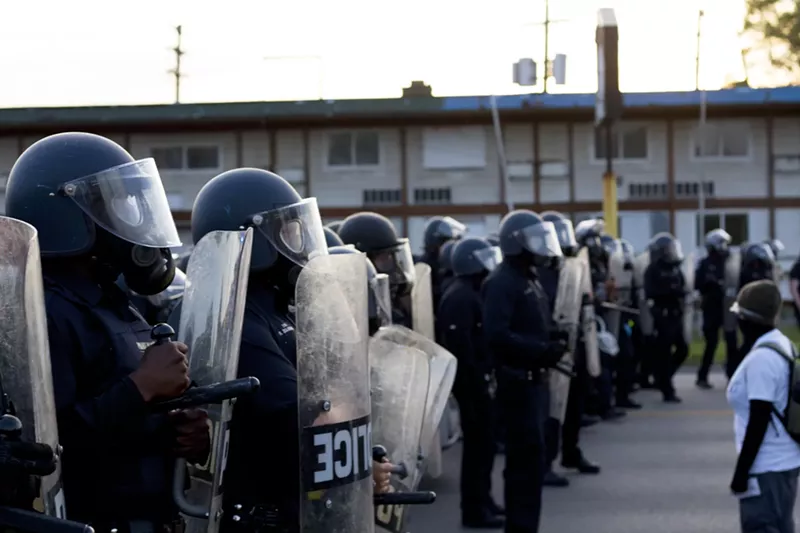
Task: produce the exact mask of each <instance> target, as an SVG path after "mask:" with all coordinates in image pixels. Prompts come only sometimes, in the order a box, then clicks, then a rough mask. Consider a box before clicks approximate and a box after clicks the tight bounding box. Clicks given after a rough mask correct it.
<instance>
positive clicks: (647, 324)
mask: <svg viewBox="0 0 800 533" xmlns="http://www.w3.org/2000/svg"><path fill="white" fill-rule="evenodd" d="M649 265H650V252H649V251H645V252H642V253H641V254H639V255H638V256H636V260H635V261H634V262H633V276H634V280H635V282H636V293H637V294H636V295H635V297H636V304H637V307H638V308H639V318H638V320H637V324H638V326H639V329H640V330H641V332H642V334H643V335H645V336H650V335H652V334H653V315H652V313H651V312H650V304H649V303H648V302H647V295H646V294H645V292H644V273H645V271H646V270H647V267H648V266H649Z"/></svg>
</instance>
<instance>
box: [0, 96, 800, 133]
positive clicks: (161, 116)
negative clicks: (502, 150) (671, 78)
mask: <svg viewBox="0 0 800 533" xmlns="http://www.w3.org/2000/svg"><path fill="white" fill-rule="evenodd" d="M705 98H706V103H707V106H708V110H709V114H710V115H712V116H714V115H716V116H727V115H732V116H738V115H765V114H770V113H774V112H779V111H780V112H796V113H798V114H800V86H798V87H794V86H793V87H779V88H773V89H750V88H736V89H722V90H718V91H707V92H706V94H705ZM701 100H702V94H701V93H700V92H698V91H689V92H668V93H663V92H662V93H627V94H625V95H624V102H625V115H624V116H625V118H640V117H641V118H645V117H654V116H664V115H665V114H669V115H674V116H684V115H685V116H690V114H693V113H695V112H696V110H697V109H698V108H699V106H700V104H701ZM496 102H497V107H498V109H499V110H500V112H501V113H502V114H503V115H504V117H507V118H508V119H510V120H512V121H514V120H531V119H539V120H591V118H592V117H593V115H594V104H595V95H594V94H523V95H507V96H498V97H497V98H496ZM490 109H491V97H489V96H446V97H406V98H383V99H360V100H316V101H297V102H226V103H191V104H164V105H125V106H94V107H40V108H6V109H0V134H5V135H9V134H15V133H18V132H25V131H34V130H36V131H47V130H58V129H60V130H62V131H63V130H64V129H68V128H85V129H97V130H126V129H127V130H131V129H133V130H136V129H147V128H153V127H157V128H159V127H162V126H163V127H175V128H180V127H183V128H184V129H186V128H187V127H191V128H195V127H199V128H215V129H216V128H221V127H222V126H228V127H242V128H247V127H251V128H252V127H259V126H266V127H290V126H309V125H333V124H342V123H346V122H363V123H369V122H371V121H372V122H384V121H395V122H398V123H414V122H432V123H434V122H450V121H455V122H460V121H476V122H483V121H485V120H488V119H489V110H490Z"/></svg>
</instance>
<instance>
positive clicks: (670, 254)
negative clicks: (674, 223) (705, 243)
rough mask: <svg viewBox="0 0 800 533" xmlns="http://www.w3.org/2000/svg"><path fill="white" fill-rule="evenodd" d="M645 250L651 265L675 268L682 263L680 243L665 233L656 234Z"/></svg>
mask: <svg viewBox="0 0 800 533" xmlns="http://www.w3.org/2000/svg"><path fill="white" fill-rule="evenodd" d="M647 249H648V251H649V252H650V262H651V263H662V264H664V265H667V266H676V265H679V264H681V263H682V262H683V248H682V247H681V243H680V241H679V240H678V239H676V238H675V237H673V236H672V235H671V234H670V233H667V232H666V231H662V232H661V233H657V234H656V235H655V236H654V237H653V238H652V239H651V240H650V244H648V245H647Z"/></svg>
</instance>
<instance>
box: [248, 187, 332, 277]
mask: <svg viewBox="0 0 800 533" xmlns="http://www.w3.org/2000/svg"><path fill="white" fill-rule="evenodd" d="M252 224H253V226H254V227H255V228H256V229H258V231H259V232H261V233H262V234H263V235H264V236H265V237H266V238H267V239H268V240H269V241H270V243H272V245H273V246H274V247H275V249H276V250H278V252H280V253H281V255H283V256H285V257H286V258H287V259H289V260H291V261H292V262H294V263H296V264H298V265H300V266H305V265H306V264H307V263H308V262H309V260H311V259H312V258H313V257H316V256H318V255H328V245H327V241H326V240H325V231H324V230H323V229H322V228H323V226H322V219H321V218H320V216H319V209H318V208H317V199H316V198H306V199H305V200H301V201H300V202H297V203H296V204H291V205H287V206H284V207H279V208H277V209H272V210H269V211H264V212H262V213H258V214H256V215H253V217H252Z"/></svg>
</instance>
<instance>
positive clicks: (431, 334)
mask: <svg viewBox="0 0 800 533" xmlns="http://www.w3.org/2000/svg"><path fill="white" fill-rule="evenodd" d="M414 271H415V275H416V279H415V281H414V288H413V289H411V323H412V324H413V329H414V331H416V332H417V333H419V334H420V335H424V336H426V337H427V338H429V339H431V340H436V330H435V329H434V322H433V314H434V309H433V285H432V280H431V267H430V266H429V265H427V264H425V263H417V264H416V265H414Z"/></svg>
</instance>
